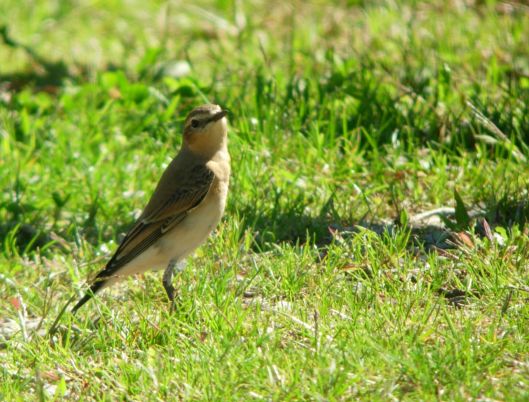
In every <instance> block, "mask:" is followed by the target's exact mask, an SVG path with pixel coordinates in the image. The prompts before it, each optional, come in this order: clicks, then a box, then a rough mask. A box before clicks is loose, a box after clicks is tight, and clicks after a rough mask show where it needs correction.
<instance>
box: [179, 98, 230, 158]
mask: <svg viewBox="0 0 529 402" xmlns="http://www.w3.org/2000/svg"><path fill="white" fill-rule="evenodd" d="M226 114H227V111H226V110H223V109H222V108H221V107H220V106H219V105H213V104H207V105H202V106H198V107H196V108H195V109H193V110H192V111H191V112H190V113H189V114H188V115H187V117H186V121H185V123H184V143H185V145H186V146H187V147H189V148H190V149H191V150H192V151H194V152H197V153H200V154H202V153H208V152H210V151H217V150H218V149H219V148H220V147H221V146H222V145H223V144H225V142H226V136H227V132H228V127H227V120H226Z"/></svg>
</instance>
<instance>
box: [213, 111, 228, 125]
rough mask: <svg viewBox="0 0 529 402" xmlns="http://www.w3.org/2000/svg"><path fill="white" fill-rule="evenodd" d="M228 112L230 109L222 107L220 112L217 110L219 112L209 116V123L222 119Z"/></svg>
mask: <svg viewBox="0 0 529 402" xmlns="http://www.w3.org/2000/svg"><path fill="white" fill-rule="evenodd" d="M227 114H228V111H227V110H225V109H222V110H221V111H220V112H217V113H215V114H214V115H213V116H211V117H210V118H209V121H208V123H209V122H212V121H217V120H220V119H222V118H223V117H224V116H226V115H227Z"/></svg>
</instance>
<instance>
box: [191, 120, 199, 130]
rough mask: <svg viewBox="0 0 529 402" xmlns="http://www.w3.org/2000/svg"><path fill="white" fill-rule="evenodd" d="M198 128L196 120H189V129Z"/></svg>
mask: <svg viewBox="0 0 529 402" xmlns="http://www.w3.org/2000/svg"><path fill="white" fill-rule="evenodd" d="M198 126H200V123H199V122H198V120H197V119H193V120H191V127H193V128H198Z"/></svg>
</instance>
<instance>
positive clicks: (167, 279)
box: [162, 260, 176, 303]
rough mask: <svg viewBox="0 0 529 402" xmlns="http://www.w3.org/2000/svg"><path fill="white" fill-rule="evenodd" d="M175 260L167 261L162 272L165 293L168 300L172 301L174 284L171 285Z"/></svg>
mask: <svg viewBox="0 0 529 402" xmlns="http://www.w3.org/2000/svg"><path fill="white" fill-rule="evenodd" d="M175 267H176V260H171V261H169V265H167V268H165V271H164V273H163V280H162V282H163V287H164V289H165V292H166V293H167V297H168V298H169V301H170V302H171V303H172V302H173V301H174V286H173V276H174V273H175Z"/></svg>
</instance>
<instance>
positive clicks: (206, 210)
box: [157, 203, 222, 262]
mask: <svg viewBox="0 0 529 402" xmlns="http://www.w3.org/2000/svg"><path fill="white" fill-rule="evenodd" d="M221 215H222V210H221V208H219V205H218V203H208V205H204V206H201V207H200V208H197V209H196V210H193V211H192V212H191V213H190V214H189V215H188V216H186V218H185V219H184V220H183V221H182V222H181V223H180V224H179V225H177V226H176V227H175V228H174V229H172V230H171V231H170V232H168V233H167V234H166V235H165V236H164V237H163V238H162V239H160V241H159V244H157V246H158V247H159V248H160V252H161V253H162V254H163V255H165V256H166V258H167V262H169V261H170V260H172V259H176V260H182V259H184V258H185V257H187V256H188V255H189V254H191V253H192V252H193V251H194V250H195V249H196V248H197V247H199V246H200V245H201V244H202V243H204V242H205V241H206V239H207V237H208V236H209V234H210V233H211V231H212V230H213V229H214V228H215V227H216V226H217V224H218V222H219V220H220V218H221Z"/></svg>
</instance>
